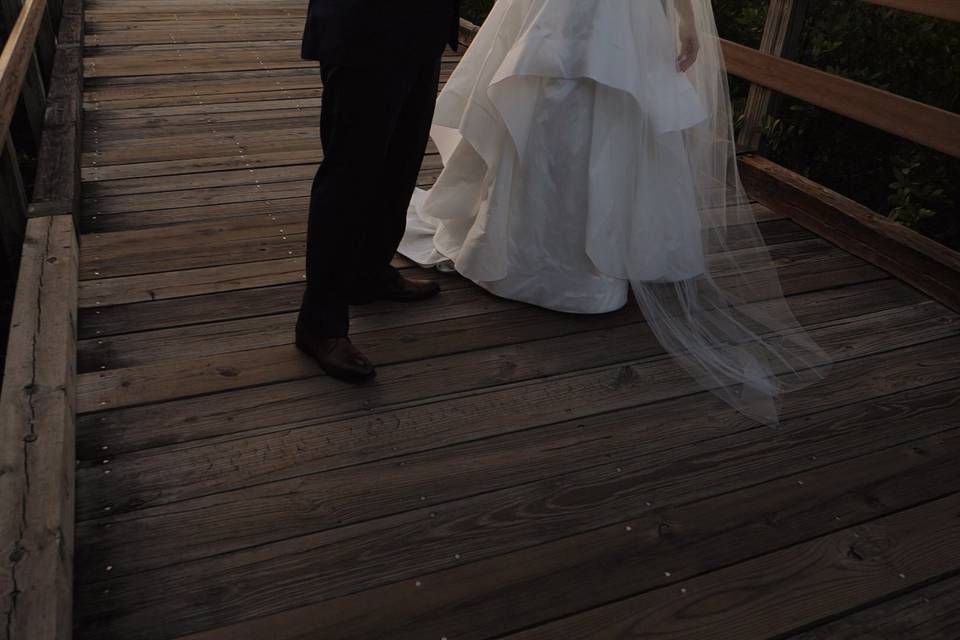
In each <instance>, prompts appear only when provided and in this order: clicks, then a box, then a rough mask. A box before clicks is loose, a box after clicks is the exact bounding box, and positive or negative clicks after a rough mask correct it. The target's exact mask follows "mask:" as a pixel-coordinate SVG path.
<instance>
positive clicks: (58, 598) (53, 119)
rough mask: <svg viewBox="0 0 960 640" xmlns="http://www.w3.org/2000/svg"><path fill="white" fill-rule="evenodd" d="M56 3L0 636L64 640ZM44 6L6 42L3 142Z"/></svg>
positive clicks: (9, 429)
mask: <svg viewBox="0 0 960 640" xmlns="http://www.w3.org/2000/svg"><path fill="white" fill-rule="evenodd" d="M54 3H55V4H54V5H51V6H58V7H59V10H58V13H59V14H61V19H60V21H59V37H58V44H57V47H56V52H55V56H54V62H53V68H52V72H51V76H50V82H49V94H48V95H47V96H46V109H45V118H44V122H43V133H42V140H41V143H40V147H39V150H38V154H37V172H36V176H35V185H34V194H33V195H34V197H33V204H31V205H30V216H31V217H29V218H28V219H27V220H26V225H25V228H26V232H25V239H24V243H23V251H22V254H21V256H20V262H19V279H18V282H17V289H16V295H15V298H14V305H13V320H12V323H11V327H10V336H9V339H8V348H7V357H6V363H5V375H4V380H3V388H2V390H0V610H2V611H3V612H4V616H5V620H4V622H3V623H2V625H0V638H3V639H4V640H69V638H70V637H71V633H72V605H73V542H74V536H73V528H74V511H73V504H74V503H73V495H74V493H73V485H74V482H73V480H74V475H73V474H74V459H75V448H76V443H75V435H74V428H75V416H76V398H75V388H76V355H77V354H76V339H77V286H78V280H79V265H78V253H79V250H78V249H79V248H78V237H77V232H76V227H75V224H74V216H71V215H69V214H71V213H73V214H74V215H76V213H77V212H78V210H79V201H80V200H79V198H80V144H79V140H80V119H81V114H82V109H81V91H82V80H83V77H82V76H83V65H82V61H81V59H80V58H81V48H82V38H83V0H66V2H64V3H62V6H61V3H60V2H58V1H57V0H54ZM45 4H46V3H45V2H44V0H28V2H27V3H25V4H24V5H23V7H22V10H21V13H20V15H19V17H18V19H17V22H16V28H15V29H14V30H13V32H12V33H11V37H10V39H9V40H8V43H7V45H8V46H7V47H5V48H4V53H3V64H2V67H0V69H2V71H0V81H2V86H3V91H4V93H3V107H2V108H3V117H4V120H3V121H2V123H0V125H2V127H3V129H2V135H3V136H4V137H6V138H7V139H8V140H9V115H10V113H12V111H13V109H14V107H15V106H16V103H17V99H18V95H17V94H18V92H19V90H20V87H21V85H22V80H23V78H22V76H23V72H24V69H25V68H26V64H27V62H29V61H31V59H32V57H33V44H32V39H33V38H34V37H35V36H36V33H37V31H38V28H39V27H38V21H39V19H40V18H41V17H42V16H43V14H44V13H45V11H44V9H45ZM31 34H32V35H31ZM17 56H19V58H18V57H17Z"/></svg>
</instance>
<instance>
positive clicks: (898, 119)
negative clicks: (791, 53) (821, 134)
mask: <svg viewBox="0 0 960 640" xmlns="http://www.w3.org/2000/svg"><path fill="white" fill-rule="evenodd" d="M723 53H724V56H725V58H726V62H727V69H728V71H729V72H730V73H731V74H733V75H736V76H739V77H741V78H744V79H745V80H749V81H750V82H753V83H756V84H759V85H762V86H764V87H767V88H768V89H773V90H774V91H779V92H780V93H784V94H786V95H789V96H792V97H794V98H798V99H800V100H803V101H805V102H809V103H810V104H813V105H816V106H818V107H822V108H824V109H827V110H829V111H833V112H834V113H838V114H840V115H843V116H846V117H848V118H852V119H853V120H856V121H858V122H862V123H864V124H869V125H871V126H874V127H876V128H878V129H882V130H883V131H886V132H888V133H892V134H894V135H897V136H900V137H901V138H906V139H908V140H912V141H913V142H917V143H919V144H922V145H924V146H927V147H930V148H932V149H936V150H938V151H941V152H943V153H946V154H948V155H952V156H954V157H960V115H958V114H955V113H952V112H950V111H945V110H943V109H938V108H937V107H933V106H930V105H927V104H924V103H922V102H917V101H915V100H910V99H909V98H904V97H902V96H898V95H896V94H894V93H890V92H889V91H884V90H882V89H877V88H875V87H871V86H869V85H865V84H862V83H860V82H856V81H854V80H848V79H846V78H842V77H840V76H837V75H833V74H831V73H827V72H825V71H820V70H819V69H814V68H812V67H808V66H806V65H802V64H799V63H796V62H792V61H790V60H784V59H782V58H778V57H776V56H771V55H768V54H765V53H761V52H760V51H757V50H756V49H752V48H750V47H746V46H744V45H741V44H737V43H735V42H730V41H729V40H723Z"/></svg>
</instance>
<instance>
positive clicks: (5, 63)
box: [0, 0, 47, 144]
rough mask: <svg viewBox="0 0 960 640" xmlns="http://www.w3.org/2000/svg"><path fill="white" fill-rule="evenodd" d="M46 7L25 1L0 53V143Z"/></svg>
mask: <svg viewBox="0 0 960 640" xmlns="http://www.w3.org/2000/svg"><path fill="white" fill-rule="evenodd" d="M46 7H47V2H46V0H26V1H25V2H24V3H23V7H22V8H21V9H20V15H19V16H18V17H17V21H16V22H15V23H14V25H13V29H11V30H10V35H9V36H8V37H7V42H6V43H5V44H4V46H3V52H2V53H0V144H2V143H3V142H5V141H6V139H7V136H8V135H9V134H10V121H11V120H13V113H14V111H15V110H16V108H17V102H18V101H19V99H20V91H21V90H22V89H23V83H24V80H25V79H26V77H27V71H28V70H29V68H30V64H31V63H32V61H33V49H34V46H35V45H36V42H37V34H38V33H39V32H40V25H41V24H42V23H43V18H44V15H45V12H46Z"/></svg>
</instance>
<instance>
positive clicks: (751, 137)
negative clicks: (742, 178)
mask: <svg viewBox="0 0 960 640" xmlns="http://www.w3.org/2000/svg"><path fill="white" fill-rule="evenodd" d="M807 4H808V0H770V6H769V9H768V10H767V21H766V24H765V25H764V27H763V39H762V40H761V42H760V51H762V52H764V53H768V54H770V55H774V56H777V57H781V58H792V57H794V56H795V55H796V54H797V53H798V48H799V44H800V36H801V32H802V30H803V19H804V16H805V14H806V9H807ZM773 97H774V94H773V92H771V91H770V90H769V89H765V88H764V87H761V86H759V85H751V87H750V93H749V94H748V96H747V104H746V108H745V110H744V116H743V126H742V127H741V129H740V133H739V135H738V137H737V146H738V147H742V148H745V149H749V150H752V151H756V150H758V149H759V148H760V142H761V138H762V135H763V122H764V120H765V119H766V117H767V115H768V114H769V113H770V111H771V109H772V102H773Z"/></svg>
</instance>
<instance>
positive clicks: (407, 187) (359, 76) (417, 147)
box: [300, 57, 439, 336]
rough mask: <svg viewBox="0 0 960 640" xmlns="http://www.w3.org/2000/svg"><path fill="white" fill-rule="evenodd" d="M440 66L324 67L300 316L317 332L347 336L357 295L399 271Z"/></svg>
mask: <svg viewBox="0 0 960 640" xmlns="http://www.w3.org/2000/svg"><path fill="white" fill-rule="evenodd" d="M388 63H389V64H388ZM438 68H439V63H438V60H437V59H436V58H435V57H430V58H423V57H418V58H414V59H411V60H399V61H398V60H390V61H385V63H384V66H383V67H378V66H361V67H351V66H340V65H325V66H324V67H323V68H322V69H321V74H322V76H323V82H324V96H323V107H322V114H321V118H320V120H321V122H320V135H321V141H322V144H323V150H324V160H323V162H322V163H321V165H320V167H319V169H318V170H317V174H316V176H315V178H314V181H313V188H312V191H311V195H310V217H309V222H308V228H307V260H306V262H307V266H306V275H307V291H306V294H305V295H304V303H303V308H302V310H301V314H300V320H301V322H302V323H304V324H305V325H307V326H308V328H309V329H310V330H311V331H313V332H315V333H317V334H320V335H325V336H341V335H346V334H347V332H348V330H349V307H348V305H349V303H350V300H351V299H358V298H363V297H364V295H365V294H366V293H368V292H369V290H370V288H371V287H375V286H376V284H377V282H378V281H382V280H383V279H384V278H386V277H391V276H394V275H395V274H393V273H392V272H391V271H390V260H391V259H392V257H393V253H394V251H396V248H397V245H398V244H399V242H400V239H401V238H402V236H403V229H404V225H405V221H406V210H407V205H406V204H405V202H409V198H410V195H411V194H412V192H413V188H414V186H415V182H416V176H417V169H413V168H412V167H413V166H414V165H416V167H417V168H419V163H420V159H421V158H422V155H423V151H424V148H425V146H426V139H427V136H428V135H429V125H430V120H431V118H432V114H433V104H434V100H435V97H436V86H437V85H436V80H435V78H436V77H437V75H438V72H437V70H438ZM430 78H434V80H432V81H431V80H430ZM430 86H432V89H429V87H430ZM428 90H429V91H432V93H430V94H429V99H428V98H427V96H428Z"/></svg>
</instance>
